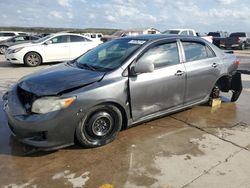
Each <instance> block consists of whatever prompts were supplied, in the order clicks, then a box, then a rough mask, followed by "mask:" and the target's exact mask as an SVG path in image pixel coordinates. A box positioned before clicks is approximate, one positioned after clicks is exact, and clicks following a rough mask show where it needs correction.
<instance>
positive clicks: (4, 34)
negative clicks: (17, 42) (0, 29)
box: [0, 33, 15, 37]
mask: <svg viewBox="0 0 250 188" xmlns="http://www.w3.org/2000/svg"><path fill="white" fill-rule="evenodd" d="M13 36H15V33H0V37H13Z"/></svg>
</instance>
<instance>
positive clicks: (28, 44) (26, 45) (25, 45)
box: [9, 42, 40, 49]
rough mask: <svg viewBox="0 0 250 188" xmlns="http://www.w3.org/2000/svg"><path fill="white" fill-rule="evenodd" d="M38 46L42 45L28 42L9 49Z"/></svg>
mask: <svg viewBox="0 0 250 188" xmlns="http://www.w3.org/2000/svg"><path fill="white" fill-rule="evenodd" d="M37 45H40V43H32V42H27V43H22V44H16V45H13V46H11V47H10V48H9V49H16V48H23V47H30V46H37Z"/></svg>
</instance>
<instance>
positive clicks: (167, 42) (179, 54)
mask: <svg viewBox="0 0 250 188" xmlns="http://www.w3.org/2000/svg"><path fill="white" fill-rule="evenodd" d="M169 43H176V48H177V53H178V56H179V63H178V64H174V65H168V66H162V67H155V70H158V69H163V68H167V67H170V66H175V65H179V64H182V54H181V50H180V45H179V39H167V40H160V41H157V42H154V43H153V44H150V45H149V46H147V47H146V48H145V49H144V50H143V51H142V52H141V53H140V54H139V55H138V56H137V58H136V59H135V60H134V61H133V62H132V63H131V65H132V64H136V63H137V62H138V60H139V59H140V58H141V57H142V56H143V55H144V54H145V53H146V52H147V51H148V50H150V49H151V48H154V47H156V46H159V45H164V44H169Z"/></svg>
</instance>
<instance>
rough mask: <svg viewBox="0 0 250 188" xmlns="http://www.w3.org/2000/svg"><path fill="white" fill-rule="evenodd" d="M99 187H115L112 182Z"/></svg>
mask: <svg viewBox="0 0 250 188" xmlns="http://www.w3.org/2000/svg"><path fill="white" fill-rule="evenodd" d="M99 188H114V186H113V185H111V184H103V185H101V186H100V187H99Z"/></svg>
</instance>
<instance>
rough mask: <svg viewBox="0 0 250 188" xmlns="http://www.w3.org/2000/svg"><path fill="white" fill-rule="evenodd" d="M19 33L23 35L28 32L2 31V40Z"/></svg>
mask: <svg viewBox="0 0 250 188" xmlns="http://www.w3.org/2000/svg"><path fill="white" fill-rule="evenodd" d="M17 35H21V36H23V35H27V33H25V32H19V31H0V41H3V40H7V39H9V38H11V37H14V36H17Z"/></svg>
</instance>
